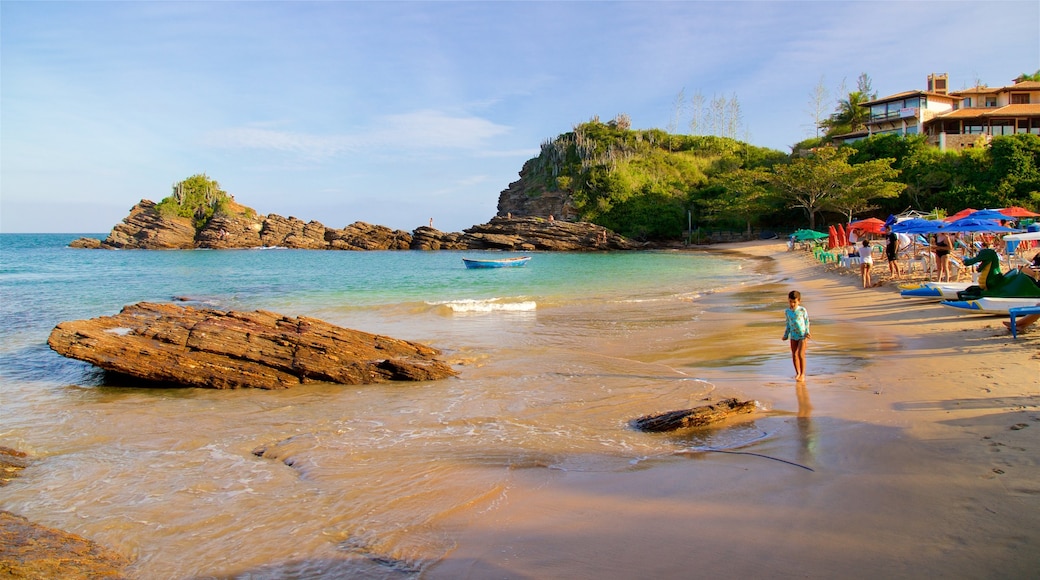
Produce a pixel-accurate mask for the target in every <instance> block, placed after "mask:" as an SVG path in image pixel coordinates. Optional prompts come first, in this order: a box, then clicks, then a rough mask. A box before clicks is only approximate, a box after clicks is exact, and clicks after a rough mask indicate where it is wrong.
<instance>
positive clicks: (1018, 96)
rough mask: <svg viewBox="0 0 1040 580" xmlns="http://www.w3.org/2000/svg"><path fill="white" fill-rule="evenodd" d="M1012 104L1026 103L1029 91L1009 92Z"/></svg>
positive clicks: (1027, 102)
mask: <svg viewBox="0 0 1040 580" xmlns="http://www.w3.org/2000/svg"><path fill="white" fill-rule="evenodd" d="M1011 104H1012V105H1028V104H1029V93H1011Z"/></svg>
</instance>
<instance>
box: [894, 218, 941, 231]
mask: <svg viewBox="0 0 1040 580" xmlns="http://www.w3.org/2000/svg"><path fill="white" fill-rule="evenodd" d="M941 229H945V228H944V227H943V223H942V222H934V221H932V220H926V219H923V218H914V219H909V220H903V221H901V222H899V223H897V224H895V225H893V226H892V231H893V232H896V233H897V234H934V233H936V232H938V231H939V230H941Z"/></svg>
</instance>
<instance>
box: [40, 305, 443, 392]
mask: <svg viewBox="0 0 1040 580" xmlns="http://www.w3.org/2000/svg"><path fill="white" fill-rule="evenodd" d="M47 344H48V345H50V347H51V348H52V349H54V350H55V351H56V352H58V353H59V354H61V355H63V356H67V357H70V358H74V359H78V360H83V361H86V362H89V363H92V364H94V365H96V366H98V367H101V368H102V369H105V370H107V371H113V372H117V373H121V374H125V375H129V376H131V377H136V378H140V379H144V380H147V381H153V382H157V383H175V384H179V385H184V386H191V387H208V388H214V389H236V388H242V387H256V388H261V389H284V388H288V387H292V386H294V385H299V384H301V383H309V382H332V383H341V384H347V385H357V384H367V383H381V382H387V381H427V380H436V379H442V378H446V377H450V376H454V375H455V374H457V373H456V372H455V371H454V370H452V368H451V367H450V366H448V365H447V364H445V363H443V362H441V361H439V360H437V358H436V357H437V355H439V354H440V352H439V351H438V350H436V349H434V348H431V347H428V346H425V345H422V344H418V343H414V342H409V341H405V340H398V339H395V338H390V337H386V336H380V335H376V334H369V333H366V332H361V331H357V330H350V329H347V328H341V327H338V326H335V325H332V324H329V323H327V322H324V321H322V320H318V319H316V318H307V317H303V316H301V317H297V318H289V317H287V316H283V315H280V314H276V313H273V312H265V311H262V310H258V311H255V312H235V311H231V312H225V311H221V310H213V309H206V308H193V307H190V306H183V305H178V304H154V303H147V302H141V303H138V304H134V305H131V306H127V307H125V308H123V310H122V311H121V312H120V313H119V314H117V315H115V316H102V317H99V318H91V319H89V320H76V321H71V322H62V323H61V324H59V325H58V326H56V327H55V328H54V330H52V331H51V335H50V338H49V339H48V340H47Z"/></svg>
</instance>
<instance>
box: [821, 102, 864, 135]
mask: <svg viewBox="0 0 1040 580" xmlns="http://www.w3.org/2000/svg"><path fill="white" fill-rule="evenodd" d="M869 100H870V98H869V96H868V95H866V94H864V93H862V92H860V91H853V92H851V93H849V95H848V97H846V98H844V99H840V100H839V101H838V110H837V111H835V112H834V113H833V114H831V116H830V117H828V118H827V119H826V120H825V121H824V122H823V126H824V127H826V128H827V135H828V136H831V135H842V134H845V133H851V132H853V131H857V130H859V129H863V128H864V127H865V126H866V122H867V119H869V118H870V109H868V108H867V107H864V106H863V103H866V102H867V101H869Z"/></svg>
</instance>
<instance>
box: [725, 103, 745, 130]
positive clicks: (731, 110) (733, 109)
mask: <svg viewBox="0 0 1040 580" xmlns="http://www.w3.org/2000/svg"><path fill="white" fill-rule="evenodd" d="M743 121H744V115H743V113H741V111H740V101H738V100H737V94H736V93H733V96H731V97H730V99H729V101H728V102H727V103H726V134H725V135H723V137H729V138H730V139H736V138H737V135H738V134H739V133H740V125H741V123H742V122H743Z"/></svg>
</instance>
